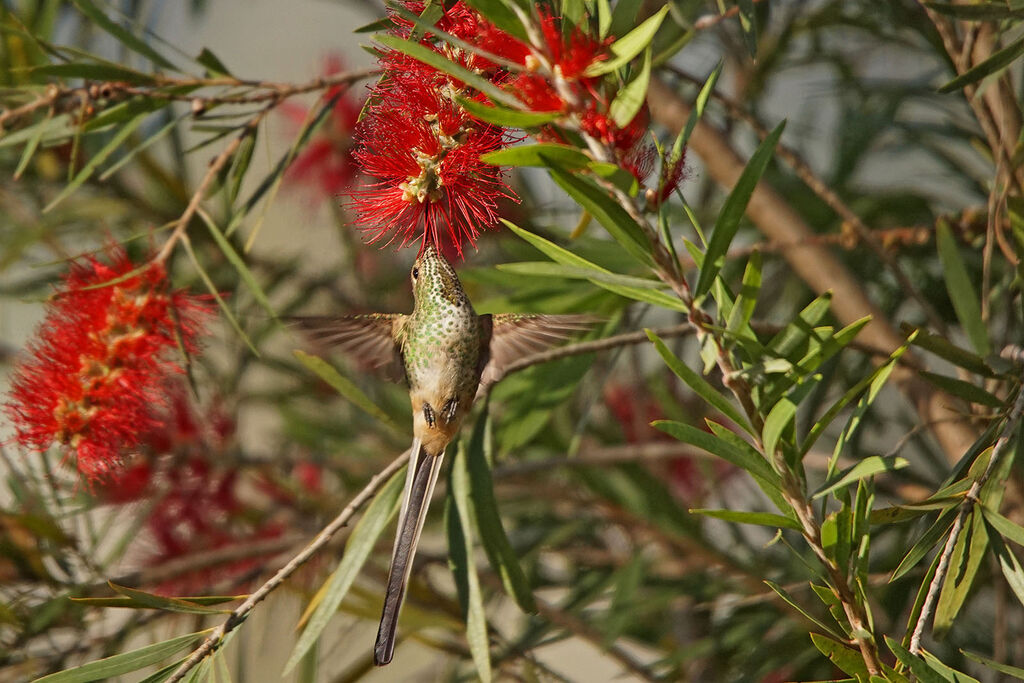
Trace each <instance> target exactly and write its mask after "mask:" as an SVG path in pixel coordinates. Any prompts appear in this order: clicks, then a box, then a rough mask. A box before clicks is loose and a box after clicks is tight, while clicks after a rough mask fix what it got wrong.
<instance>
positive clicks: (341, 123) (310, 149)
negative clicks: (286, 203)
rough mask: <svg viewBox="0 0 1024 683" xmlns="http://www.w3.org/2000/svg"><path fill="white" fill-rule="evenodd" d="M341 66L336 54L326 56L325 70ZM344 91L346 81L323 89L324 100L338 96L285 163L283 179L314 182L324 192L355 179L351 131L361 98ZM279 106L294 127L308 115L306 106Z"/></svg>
mask: <svg viewBox="0 0 1024 683" xmlns="http://www.w3.org/2000/svg"><path fill="white" fill-rule="evenodd" d="M341 69H342V63H341V60H340V59H338V58H337V57H335V56H330V57H328V58H327V60H326V65H325V68H324V73H325V74H327V75H331V74H335V73H338V72H340V71H341ZM347 91H348V86H347V85H336V86H334V87H332V88H331V89H329V90H328V91H327V92H326V93H325V95H324V98H323V101H325V102H329V101H331V100H332V99H334V98H337V99H335V102H334V105H333V106H332V108H331V112H330V114H328V115H327V120H326V121H325V122H324V124H323V126H322V127H321V128H320V130H319V131H318V132H317V134H316V135H315V136H314V137H313V138H312V140H310V141H309V143H308V144H307V145H306V147H305V149H303V150H302V152H301V153H300V154H298V156H296V157H295V159H294V161H292V164H291V166H289V167H288V172H287V173H286V174H285V181H286V182H288V183H290V184H292V185H298V184H300V183H313V184H314V185H315V186H316V187H317V189H319V191H320V192H321V193H323V194H324V195H328V196H335V195H338V194H341V192H342V191H343V190H345V189H346V188H348V187H349V186H350V185H351V184H352V182H353V181H354V180H355V178H356V176H357V175H358V173H359V167H358V166H357V165H356V163H355V160H354V159H353V157H352V149H353V147H354V143H353V141H352V131H353V129H354V128H355V126H356V122H357V121H358V119H359V112H360V110H361V109H362V102H359V101H357V100H356V99H355V98H353V97H352V96H351V95H350V94H349V93H348V92H347ZM281 109H282V111H283V112H284V114H285V115H286V116H287V117H288V118H289V119H291V120H292V121H293V122H294V123H295V125H296V127H298V126H301V125H302V124H304V123H305V122H306V120H307V119H308V117H309V110H308V109H306V108H305V107H302V106H299V105H296V104H292V103H290V102H285V103H284V104H282V105H281Z"/></svg>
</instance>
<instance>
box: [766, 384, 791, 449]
mask: <svg viewBox="0 0 1024 683" xmlns="http://www.w3.org/2000/svg"><path fill="white" fill-rule="evenodd" d="M795 417H796V404H795V403H794V402H793V401H791V400H790V399H789V398H788V397H786V396H783V397H782V398H780V399H779V400H778V401H776V402H775V405H773V406H772V409H771V410H769V411H768V416H767V417H766V418H765V420H764V428H763V429H762V430H761V443H762V444H763V448H764V452H765V453H767V454H772V453H774V452H775V448H776V446H778V443H779V439H780V438H782V433H783V432H784V431H786V428H787V427H789V425H791V424H792V423H793V418H795Z"/></svg>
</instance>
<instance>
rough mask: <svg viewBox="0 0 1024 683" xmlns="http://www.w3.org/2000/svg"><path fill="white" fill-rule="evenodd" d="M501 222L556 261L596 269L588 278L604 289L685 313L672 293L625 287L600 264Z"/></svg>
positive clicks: (574, 266) (570, 265)
mask: <svg viewBox="0 0 1024 683" xmlns="http://www.w3.org/2000/svg"><path fill="white" fill-rule="evenodd" d="M501 222H502V223H504V224H505V226H506V227H507V228H508V229H509V230H511V231H512V232H514V233H515V234H516V235H519V236H520V237H522V238H523V239H524V240H526V241H527V242H529V243H530V244H532V245H533V246H534V247H536V248H537V249H538V250H539V251H541V252H543V253H544V254H545V255H547V256H548V257H549V258H551V259H552V260H553V261H555V262H556V263H560V264H563V265H566V266H569V267H571V268H583V269H589V270H593V271H595V272H596V273H597V275H595V277H594V278H587V279H588V280H589V281H590V282H592V283H593V284H595V285H597V286H598V287H603V288H604V289H607V290H608V291H609V292H614V293H615V294H618V295H619V296H623V297H626V298H629V299H636V300H637V301H645V302H647V303H651V304H654V305H656V306H661V307H663V308H668V309H671V310H676V311H680V312H683V313H685V312H686V307H685V306H683V302H682V301H680V300H679V299H678V298H677V297H674V296H672V295H670V294H666V293H665V292H662V291H658V290H652V289H646V288H644V289H641V288H639V287H625V286H622V285H619V284H615V283H613V282H612V281H611V278H610V277H608V276H613V275H614V274H613V273H612V272H611V271H609V270H606V269H604V268H602V267H600V266H598V265H597V264H594V263H591V262H590V261H588V260H586V259H585V258H583V257H582V256H577V255H576V254H574V253H573V252H571V251H569V250H568V249H564V248H563V247H560V246H558V245H557V244H555V243H554V242H552V241H550V240H546V239H544V238H543V237H541V236H540V235H535V234H533V233H532V232H529V231H526V230H523V229H522V228H520V227H519V226H517V225H515V224H514V223H511V222H509V221H507V220H505V219H504V218H502V219H501Z"/></svg>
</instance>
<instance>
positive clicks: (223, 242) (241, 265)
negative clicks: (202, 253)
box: [199, 209, 341, 393]
mask: <svg viewBox="0 0 1024 683" xmlns="http://www.w3.org/2000/svg"><path fill="white" fill-rule="evenodd" d="M199 216H200V217H201V218H202V219H203V223H205V224H206V227H207V229H209V231H210V236H211V237H213V241H214V242H216V243H217V246H218V247H219V248H220V250H221V253H223V254H224V257H225V258H226V259H227V260H228V262H229V263H231V265H232V266H234V268H235V270H237V271H238V275H239V277H241V278H242V282H244V283H245V286H246V287H248V288H249V291H250V292H251V293H252V296H253V298H254V299H256V301H257V302H258V303H259V305H260V306H262V307H263V310H265V311H266V312H267V315H269V316H270V317H271V318H274V319H276V318H277V313H275V312H274V308H273V306H271V305H270V299H268V298H267V295H266V293H265V292H264V291H263V288H262V287H261V286H260V283H259V282H257V281H256V276H255V275H253V273H252V271H251V270H249V266H247V265H245V261H243V260H242V257H241V256H239V255H238V252H237V251H235V248H234V247H233V246H231V242H230V241H228V238H227V237H225V236H224V233H223V232H221V230H220V228H218V227H217V224H216V223H214V221H213V219H212V218H211V217H210V215H209V214H208V213H206V212H205V211H203V210H202V209H200V210H199ZM332 386H333V385H332ZM339 393H341V392H340V390H339Z"/></svg>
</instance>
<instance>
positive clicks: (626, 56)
mask: <svg viewBox="0 0 1024 683" xmlns="http://www.w3.org/2000/svg"><path fill="white" fill-rule="evenodd" d="M620 4H621V3H620ZM666 14H668V5H665V6H664V7H662V8H661V9H660V10H658V12H657V14H654V15H651V16H650V17H648V18H647V19H646V20H645V21H644V22H643V23H642V24H640V25H639V26H637V27H636V28H635V29H633V30H632V31H630V32H629V33H627V34H626V35H624V36H622V37H621V38H619V39H618V40H616V41H615V42H614V43H612V45H611V47H610V48H609V50H610V52H611V53H612V58H611V59H606V60H604V61H601V62H594V63H593V64H591V65H590V66H588V67H587V68H586V70H585V71H584V72H583V74H584V75H585V76H589V77H593V76H601V75H603V74H607V73H611V72H612V71H615V70H616V69H618V68H619V67H622V66H625V65H626V64H628V63H629V62H630V61H631V60H632V59H633V58H634V57H636V56H637V55H638V54H640V53H641V52H643V51H644V50H646V49H647V48H648V47H649V46H650V44H651V41H652V40H653V39H654V34H655V33H657V32H658V28H659V27H660V26H661V22H662V20H664V19H665V15H666Z"/></svg>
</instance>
